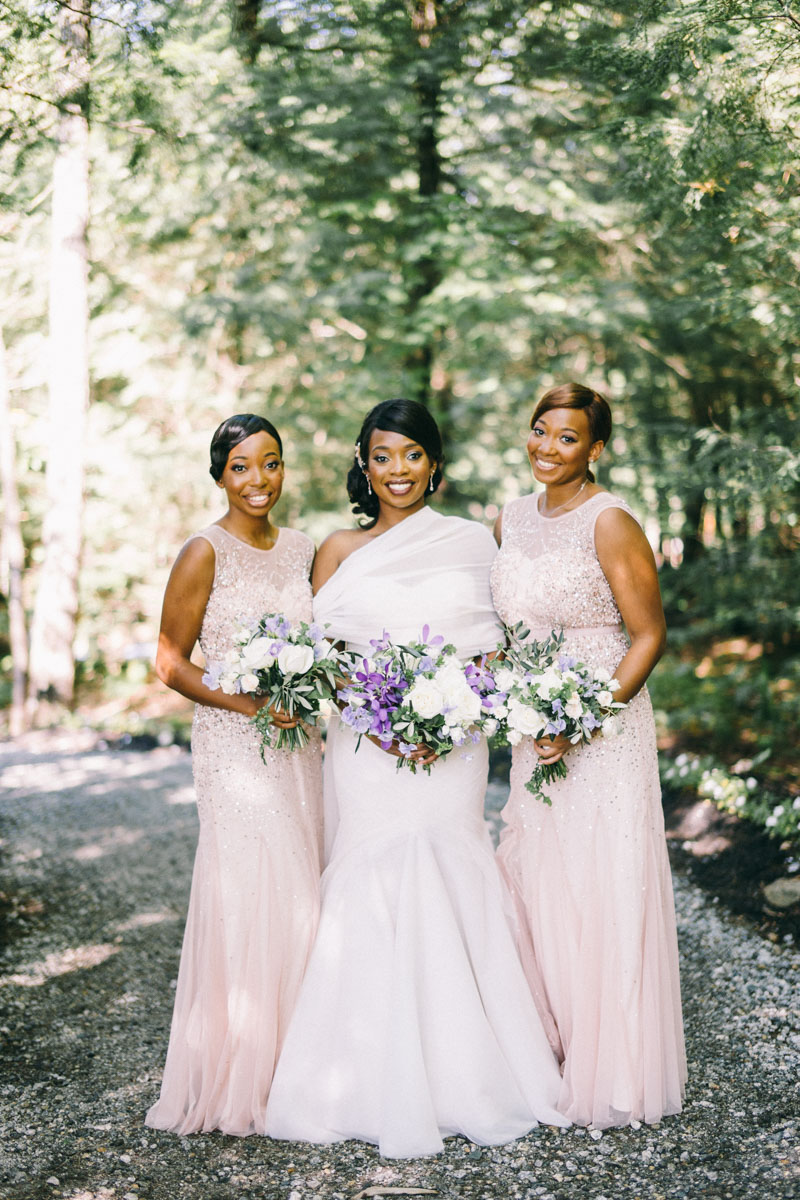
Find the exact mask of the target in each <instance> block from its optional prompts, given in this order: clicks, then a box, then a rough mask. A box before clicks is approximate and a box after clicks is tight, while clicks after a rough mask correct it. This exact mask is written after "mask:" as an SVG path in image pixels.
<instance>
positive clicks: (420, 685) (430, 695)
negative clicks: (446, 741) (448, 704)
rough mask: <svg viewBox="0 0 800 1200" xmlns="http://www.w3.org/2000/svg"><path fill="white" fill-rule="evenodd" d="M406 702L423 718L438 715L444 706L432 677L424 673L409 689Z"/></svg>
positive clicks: (442, 698)
mask: <svg viewBox="0 0 800 1200" xmlns="http://www.w3.org/2000/svg"><path fill="white" fill-rule="evenodd" d="M408 703H409V704H410V705H411V707H412V708H413V709H414V712H416V713H419V715H420V716H421V717H422V718H423V720H424V719H426V718H428V717H436V716H438V715H439V714H440V713H441V711H442V709H443V708H444V697H443V695H442V693H441V692H440V691H439V689H438V687H437V686H436V684H435V683H434V682H433V680H432V679H426V678H425V676H424V675H422V676H420V678H419V679H418V680H417V681H416V683H415V684H414V686H413V687H412V688H411V689H410V690H409V693H408Z"/></svg>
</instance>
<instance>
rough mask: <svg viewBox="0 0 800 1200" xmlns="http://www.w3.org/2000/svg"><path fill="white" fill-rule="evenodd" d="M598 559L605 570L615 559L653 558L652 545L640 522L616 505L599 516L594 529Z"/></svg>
mask: <svg viewBox="0 0 800 1200" xmlns="http://www.w3.org/2000/svg"><path fill="white" fill-rule="evenodd" d="M594 544H595V550H596V551H597V557H598V558H599V559H600V563H601V565H602V566H603V567H604V568H605V566H606V563H607V562H609V561H610V560H613V559H619V558H628V557H631V556H638V557H644V558H647V559H648V560H650V559H652V558H653V551H652V549H651V547H650V543H649V542H648V540H647V538H646V537H645V532H644V530H643V529H642V527H641V525H640V524H639V522H638V521H637V520H636V518H635V517H634V516H633V515H632V513H629V512H627V510H626V509H624V508H619V507H617V506H616V505H615V506H613V507H608V508H605V509H604V510H603V511H602V512H601V513H599V514H598V517H597V520H596V522H595V527H594Z"/></svg>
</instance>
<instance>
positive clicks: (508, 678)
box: [494, 667, 517, 692]
mask: <svg viewBox="0 0 800 1200" xmlns="http://www.w3.org/2000/svg"><path fill="white" fill-rule="evenodd" d="M516 682H517V677H516V675H515V674H514V672H513V671H512V670H511V668H510V667H501V668H500V670H499V671H495V673H494V683H495V687H496V688H497V690H498V692H510V691H511V689H512V687H513V686H514V684H515V683H516Z"/></svg>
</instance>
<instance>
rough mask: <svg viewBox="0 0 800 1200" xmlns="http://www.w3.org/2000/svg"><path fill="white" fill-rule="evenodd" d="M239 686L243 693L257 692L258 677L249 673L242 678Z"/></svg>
mask: <svg viewBox="0 0 800 1200" xmlns="http://www.w3.org/2000/svg"><path fill="white" fill-rule="evenodd" d="M239 684H240V686H241V689H242V691H243V692H257V691H258V676H257V675H253V674H251V673H249V672H248V674H246V675H243V676H242V678H241V679H240V680H239Z"/></svg>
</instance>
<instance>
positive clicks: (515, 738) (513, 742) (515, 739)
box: [506, 729, 522, 746]
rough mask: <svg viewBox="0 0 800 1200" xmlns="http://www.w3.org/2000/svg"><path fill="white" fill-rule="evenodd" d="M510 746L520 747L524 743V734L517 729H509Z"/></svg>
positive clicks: (507, 735)
mask: <svg viewBox="0 0 800 1200" xmlns="http://www.w3.org/2000/svg"><path fill="white" fill-rule="evenodd" d="M506 737H507V738H508V744H509V746H518V745H519V744H520V742H521V741H522V734H521V733H520V732H519V731H518V730H517V729H509V731H508V733H507V734H506Z"/></svg>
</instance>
